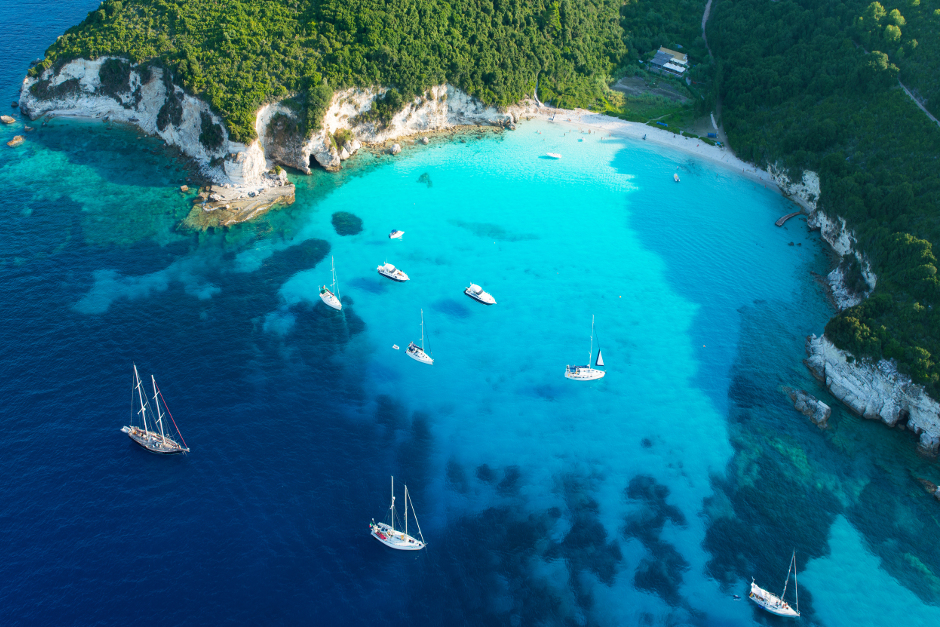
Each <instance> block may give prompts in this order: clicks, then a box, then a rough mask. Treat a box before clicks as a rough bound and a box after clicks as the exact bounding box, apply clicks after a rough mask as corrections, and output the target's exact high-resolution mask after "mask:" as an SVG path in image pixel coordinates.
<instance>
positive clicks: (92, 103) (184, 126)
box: [19, 57, 268, 186]
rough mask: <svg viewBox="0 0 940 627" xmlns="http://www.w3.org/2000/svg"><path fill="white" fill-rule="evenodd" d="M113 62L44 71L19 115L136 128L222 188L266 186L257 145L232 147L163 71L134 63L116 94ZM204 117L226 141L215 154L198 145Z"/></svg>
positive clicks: (28, 87) (30, 83)
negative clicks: (105, 72) (110, 73)
mask: <svg viewBox="0 0 940 627" xmlns="http://www.w3.org/2000/svg"><path fill="white" fill-rule="evenodd" d="M111 58H112V57H101V58H99V59H95V60H93V61H89V60H87V59H76V60H74V61H71V62H69V63H66V64H64V65H63V66H62V67H60V68H58V69H57V70H55V69H52V68H50V69H48V70H46V71H45V72H43V74H42V75H41V76H40V77H39V78H31V77H27V78H26V79H25V80H24V81H23V86H22V89H21V90H20V100H19V105H20V109H21V110H22V111H23V112H24V113H25V114H26V115H28V116H29V117H30V118H33V119H35V118H37V117H39V116H42V115H52V116H75V117H85V118H102V119H103V118H109V119H110V120H112V121H116V122H126V123H128V124H134V125H136V126H138V127H139V128H140V129H141V130H143V131H144V132H146V133H148V134H151V135H157V136H159V137H160V138H162V139H163V140H164V141H165V142H166V143H167V144H170V145H173V146H176V147H178V148H179V149H180V150H181V151H182V152H183V153H184V154H186V155H188V156H189V157H191V158H192V159H193V160H194V161H195V162H196V163H197V164H199V166H200V168H201V170H202V172H203V174H204V175H206V176H207V177H208V178H210V179H212V180H214V181H216V182H218V183H229V184H232V185H241V186H254V185H263V184H264V176H263V175H264V173H265V172H266V170H267V169H268V168H267V164H266V160H265V157H264V153H263V152H262V151H261V146H260V144H259V142H257V141H256V142H254V143H252V144H251V145H248V146H246V145H245V144H242V143H239V142H234V141H231V140H230V139H229V137H228V133H227V131H226V130H225V127H224V125H223V124H222V123H221V120H219V118H218V117H217V116H216V115H215V114H214V113H212V111H211V110H210V109H209V106H208V105H207V104H206V103H204V102H202V101H201V100H199V99H198V98H195V97H193V96H190V95H189V94H186V93H184V92H183V90H182V89H180V88H179V87H177V86H176V85H173V84H172V82H170V81H168V80H165V77H164V74H163V70H161V69H160V68H157V67H149V68H147V69H142V68H141V67H140V66H138V65H137V64H133V63H130V64H128V67H129V73H128V77H127V83H126V86H125V88H124V89H122V90H120V91H114V90H113V89H109V88H107V87H106V86H103V85H102V83H101V78H100V70H101V67H102V65H103V64H104V63H105V62H107V61H108V60H109V59H111ZM204 117H205V119H207V120H209V121H211V123H212V124H218V125H219V126H220V128H221V131H222V138H223V139H222V141H221V142H220V143H219V144H218V145H217V146H215V147H213V148H209V147H207V146H205V145H204V144H203V143H202V142H201V141H200V139H199V137H200V134H201V133H202V125H203V119H204Z"/></svg>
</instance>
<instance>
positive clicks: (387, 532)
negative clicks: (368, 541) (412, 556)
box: [370, 523, 426, 551]
mask: <svg viewBox="0 0 940 627" xmlns="http://www.w3.org/2000/svg"><path fill="white" fill-rule="evenodd" d="M370 528H371V531H372V537H373V538H375V539H376V540H378V541H379V542H381V543H382V544H384V545H385V546H387V547H388V548H390V549H395V550H396V551H420V550H421V549H423V548H424V547H425V546H426V545H425V543H424V542H422V541H421V540H418V539H417V538H413V537H411V536H410V535H408V534H407V533H404V532H402V531H398V530H395V529H392V528H391V527H390V526H388V525H387V524H385V523H378V524H375V525H370Z"/></svg>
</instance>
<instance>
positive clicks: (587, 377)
mask: <svg viewBox="0 0 940 627" xmlns="http://www.w3.org/2000/svg"><path fill="white" fill-rule="evenodd" d="M606 374H607V373H606V372H604V371H603V370H597V369H595V368H591V367H590V366H568V368H567V369H565V378H566V379H571V380H572V381H596V380H597V379H603V378H604V375H606Z"/></svg>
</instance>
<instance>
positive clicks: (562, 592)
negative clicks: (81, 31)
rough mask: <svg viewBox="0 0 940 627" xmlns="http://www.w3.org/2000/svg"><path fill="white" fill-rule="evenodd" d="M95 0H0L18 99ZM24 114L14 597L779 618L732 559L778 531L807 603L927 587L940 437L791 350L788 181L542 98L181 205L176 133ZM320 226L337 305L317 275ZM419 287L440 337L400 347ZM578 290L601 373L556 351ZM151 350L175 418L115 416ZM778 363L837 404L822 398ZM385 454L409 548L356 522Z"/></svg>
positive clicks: (71, 611)
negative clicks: (889, 421) (609, 125)
mask: <svg viewBox="0 0 940 627" xmlns="http://www.w3.org/2000/svg"><path fill="white" fill-rule="evenodd" d="M96 6H97V2H94V1H87V0H83V1H76V0H72V1H65V2H60V3H56V4H55V5H54V6H51V5H49V4H48V3H41V2H36V1H25V2H21V3H19V4H17V5H16V6H10V7H7V8H6V10H5V11H3V12H0V29H2V31H3V32H5V33H8V34H15V37H10V38H8V41H7V43H6V51H7V55H6V58H5V59H4V63H3V64H2V65H0V90H2V92H3V96H2V98H3V99H5V100H6V102H3V100H0V105H3V106H4V107H6V110H5V111H4V113H11V112H14V110H13V109H12V108H10V101H12V100H15V99H16V96H17V91H18V86H19V84H20V81H21V80H22V77H23V74H24V72H25V70H26V68H27V67H28V63H29V61H30V60H31V59H34V58H37V57H40V56H42V53H43V51H44V49H45V48H46V47H47V46H48V45H49V44H50V43H51V42H52V41H53V40H54V38H55V37H56V36H57V35H58V34H60V33H61V32H63V31H64V30H65V29H66V28H68V26H70V25H72V24H74V23H77V22H78V21H80V20H81V19H82V17H83V16H84V14H85V13H86V12H87V11H89V10H91V9H94V8H96ZM17 116H18V113H17ZM17 133H23V131H22V122H21V121H18V122H17V124H15V125H13V126H12V127H6V126H4V127H3V128H0V140H2V142H3V143H2V144H0V148H2V150H0V186H2V189H3V190H4V197H5V199H6V200H5V203H4V207H3V210H2V211H0V230H2V231H0V232H2V234H3V235H2V239H0V242H2V244H0V285H2V286H3V289H2V291H0V312H2V313H0V320H2V324H0V421H2V422H0V427H2V428H0V460H2V469H3V472H2V479H0V546H2V547H3V559H2V560H0V625H117V626H123V625H130V624H140V625H156V624H160V625H215V624H260V625H310V624H315V625H334V624H349V625H409V626H414V625H511V626H514V627H518V626H528V625H604V626H607V625H716V626H717V625H722V626H724V625H754V624H766V625H776V624H783V621H781V620H778V619H774V618H773V617H770V616H769V615H766V614H763V613H761V612H760V610H758V609H757V608H756V607H755V606H754V605H753V604H751V603H750V602H748V601H747V600H746V590H747V586H748V584H749V583H750V580H751V577H755V578H756V579H757V581H758V583H760V584H762V585H764V586H765V587H768V588H770V589H772V590H774V591H777V592H779V591H780V590H781V589H782V586H783V582H784V579H785V577H786V570H787V563H788V560H789V557H790V554H791V551H793V550H794V549H795V550H796V552H797V561H798V566H799V593H800V609H801V610H802V612H803V618H802V619H801V621H802V623H803V624H814V625H827V626H832V627H849V626H855V625H891V626H892V627H896V626H898V625H924V626H926V625H936V624H938V622H940V607H938V605H940V547H938V543H937V542H936V538H937V537H938V533H940V506H938V504H937V502H936V501H934V500H933V499H932V498H931V497H930V496H929V495H928V494H926V492H925V491H924V490H923V489H922V488H921V486H920V483H919V482H918V481H917V479H918V478H926V479H929V480H931V481H933V482H935V483H940V470H938V467H937V464H936V461H934V460H929V459H922V458H920V457H918V456H917V455H916V453H915V441H914V439H913V437H912V436H911V435H910V434H908V433H905V432H899V431H891V430H889V429H887V428H885V427H883V426H882V425H880V424H876V423H871V422H866V421H863V420H860V419H858V418H856V417H854V416H852V415H850V414H848V413H846V412H845V411H843V410H842V408H841V407H839V406H838V405H837V403H836V402H835V401H834V400H833V399H832V398H831V397H830V396H829V395H828V394H827V393H826V392H825V391H824V390H822V389H820V387H819V386H818V385H817V384H816V382H815V381H813V380H812V378H811V377H810V376H809V374H808V372H807V371H806V369H805V368H804V367H803V365H802V363H801V360H802V358H803V356H804V338H805V336H806V335H807V334H809V333H820V332H821V331H822V329H823V327H824V325H825V322H826V320H827V319H828V318H829V317H830V316H831V315H832V313H833V311H832V309H831V306H830V305H829V304H828V303H827V300H826V297H825V294H824V293H823V291H822V288H821V287H820V284H819V283H818V281H817V280H816V279H815V278H814V273H815V274H817V275H818V274H824V273H825V272H826V271H827V270H828V269H829V267H830V264H831V259H830V257H829V253H828V252H827V250H826V248H825V247H824V245H822V244H821V243H820V241H819V238H818V235H817V234H814V233H810V232H808V231H807V230H806V227H805V223H804V222H801V221H798V220H792V221H790V222H789V223H788V224H787V226H786V227H785V228H782V229H781V228H777V227H775V226H774V224H773V223H774V220H775V219H776V218H777V217H779V216H780V215H782V214H784V213H787V212H789V211H791V210H792V205H790V204H789V202H788V201H786V200H785V199H783V198H782V197H780V196H779V195H777V194H775V193H772V192H771V191H769V190H767V189H764V188H763V187H762V186H761V185H758V184H755V183H753V182H751V181H748V180H746V179H743V178H740V177H738V176H737V175H736V174H735V173H734V172H732V171H729V170H726V169H723V168H720V167H717V166H713V165H711V164H708V163H706V162H702V161H698V160H695V159H691V158H689V157H687V156H685V155H683V154H681V153H676V152H671V151H668V150H666V149H662V148H656V147H653V146H650V145H649V144H647V143H644V142H636V141H628V140H620V139H615V138H609V137H602V136H599V135H596V134H590V135H589V134H585V133H582V132H580V131H579V129H578V128H577V126H576V125H562V124H549V123H543V122H530V123H525V124H522V125H520V127H519V129H518V130H517V131H515V132H507V133H504V134H494V133H480V134H476V133H471V134H467V135H464V136H461V137H459V138H456V139H453V138H451V139H446V140H445V139H436V140H434V141H433V142H432V144H431V145H430V146H428V147H406V148H407V149H406V151H405V152H404V153H403V154H402V155H400V156H398V157H396V158H389V157H375V156H372V155H370V154H361V155H359V156H357V157H356V158H354V159H353V160H351V161H350V162H347V164H346V167H345V168H344V170H343V171H342V172H341V173H339V174H337V175H333V174H327V173H325V172H317V173H315V174H314V175H312V176H303V175H300V174H296V175H292V180H293V181H294V182H295V184H296V185H297V187H298V190H297V202H296V203H295V204H293V205H292V206H290V207H283V208H280V209H276V210H273V211H271V212H269V213H268V214H267V215H265V216H264V217H262V218H260V219H258V220H256V221H254V222H252V223H249V224H242V225H238V226H236V227H233V228H231V229H228V230H213V231H209V232H194V231H191V230H187V229H185V228H183V227H182V226H181V224H180V223H181V221H182V219H183V218H185V217H186V215H187V213H188V211H189V198H188V197H187V196H185V195H183V194H181V193H180V192H179V191H178V186H179V185H180V184H182V183H185V182H187V180H188V179H189V176H190V175H189V173H188V171H187V168H186V164H185V162H184V161H183V160H180V159H178V158H177V155H176V154H175V153H173V151H171V150H166V149H164V148H163V147H162V146H161V144H160V142H158V141H156V140H153V139H150V138H142V137H141V136H140V135H139V134H137V133H135V132H133V131H132V130H130V129H127V128H121V127H113V128H109V127H107V126H106V125H105V124H103V123H102V122H100V121H94V122H92V121H84V122H83V121H67V120H61V119H60V120H54V121H52V122H50V123H48V124H47V125H46V126H41V127H40V126H38V125H37V129H36V130H35V131H33V132H31V133H28V134H27V141H26V143H25V144H23V145H22V146H20V147H18V148H15V149H13V148H8V147H7V146H6V145H5V142H6V141H8V139H9V138H10V137H12V135H14V134H17ZM549 151H551V152H560V153H562V154H563V155H564V156H563V158H562V159H561V160H557V161H556V160H550V159H545V158H541V157H540V155H544V154H545V153H546V152H549ZM676 171H678V172H680V176H681V178H682V183H681V184H679V185H676V184H675V183H674V182H673V180H672V174H673V173H674V172H676ZM337 212H349V213H352V214H354V215H355V216H357V217H358V218H360V219H361V220H362V224H363V228H362V231H361V232H360V233H358V234H355V235H345V236H343V235H339V234H338V233H337V231H336V229H335V228H334V226H333V223H332V219H333V215H334V214H335V213H337ZM393 228H397V229H402V230H404V231H405V236H404V238H403V239H402V240H401V241H392V240H389V239H388V237H387V235H388V232H389V231H390V230H391V229H393ZM331 258H333V259H334V260H335V264H336V269H337V275H338V278H339V288H340V292H341V294H342V297H343V302H344V304H345V307H344V311H343V312H342V313H339V312H334V311H333V310H331V309H328V308H327V307H325V305H323V303H322V302H320V299H319V298H318V294H317V287H318V285H320V284H322V283H324V282H329V280H330V279H329V277H330V259H331ZM385 261H388V262H391V263H394V264H396V265H398V266H399V267H401V268H402V269H403V270H404V271H405V272H407V273H408V274H409V275H410V276H411V279H412V280H411V281H410V282H408V283H403V284H397V283H392V282H391V281H388V280H386V279H383V278H381V277H379V276H378V274H377V273H376V271H375V268H376V266H377V265H379V264H381V263H384V262H385ZM471 282H474V283H479V284H481V285H482V286H483V287H484V288H485V289H486V290H488V291H489V292H491V293H492V294H493V295H494V296H495V298H496V299H497V300H498V305H496V306H494V307H484V306H482V305H480V304H478V303H476V302H474V301H472V300H470V299H469V298H467V297H466V296H465V295H464V294H463V290H464V288H465V287H467V285H469V284H470V283H471ZM422 311H423V314H424V320H425V325H426V330H427V332H428V337H429V339H430V349H431V352H432V354H433V356H434V358H435V360H436V361H435V364H434V365H433V366H431V367H428V366H424V365H421V364H418V363H417V362H415V361H412V360H410V359H408V358H407V357H406V356H405V354H404V350H403V349H404V347H405V346H407V344H408V342H410V341H417V340H419V339H420V334H421V327H420V321H421V312H422ZM592 316H593V317H594V319H595V321H596V331H597V338H598V339H599V341H600V345H601V348H602V349H603V354H604V360H605V362H606V371H607V376H606V377H605V378H604V379H602V380H600V381H596V382H593V383H581V382H572V381H568V380H566V379H565V378H564V377H563V371H564V366H565V365H566V364H569V363H583V362H584V361H585V360H586V359H587V353H588V350H586V349H589V348H590V345H589V342H590V338H591V319H592ZM393 344H397V345H398V346H400V347H402V350H394V349H393V348H392V345H393ZM595 347H596V343H595ZM133 363H136V364H137V367H138V368H139V369H140V370H141V373H142V375H144V376H145V377H149V375H150V374H153V375H154V376H155V377H156V379H157V382H158V383H159V384H160V387H161V389H162V391H163V394H164V395H165V397H166V400H167V403H168V405H169V408H170V410H171V411H172V412H173V416H174V418H175V419H176V422H177V423H178V425H179V427H180V430H181V431H182V434H183V437H184V438H185V440H186V442H187V444H188V445H189V446H190V447H191V449H192V452H191V453H190V454H188V455H186V456H183V457H174V458H164V457H158V456H155V455H152V454H149V453H147V452H145V451H143V450H142V449H140V448H138V447H136V446H135V445H134V444H133V443H132V442H131V441H130V440H129V439H128V438H127V437H126V436H125V435H124V434H122V433H121V432H120V428H121V426H123V425H125V424H128V422H129V421H130V419H131V412H132V401H131V383H132V369H131V366H132V364H133ZM783 386H792V387H800V388H805V389H808V390H809V391H811V392H812V393H813V394H815V395H817V396H818V397H820V398H822V399H823V400H825V401H827V402H829V403H830V404H831V405H832V406H833V417H832V419H831V420H830V428H829V429H828V430H825V431H822V430H820V429H818V428H816V427H815V426H813V425H812V424H811V423H810V422H809V420H808V419H806V418H804V417H803V416H802V415H800V414H798V413H796V412H795V411H794V410H793V409H792V406H791V405H790V404H789V401H788V400H787V398H786V396H785V394H784V393H783V391H782V388H783ZM391 475H394V476H395V484H396V489H397V491H398V496H399V504H400V502H401V496H402V487H401V486H402V484H407V485H408V487H409V491H410V492H411V495H412V500H413V502H414V505H415V508H416V510H417V514H418V520H419V522H420V523H421V528H422V531H423V534H424V537H425V539H426V540H427V541H428V548H427V550H426V551H422V552H420V553H417V554H408V553H399V552H395V551H391V550H389V549H387V548H385V547H383V546H382V545H381V544H379V543H378V542H376V541H375V540H374V539H372V538H371V537H370V536H369V532H368V523H369V521H370V520H371V519H373V518H375V519H377V520H381V519H382V518H383V517H384V515H385V512H386V509H387V507H388V500H389V477H390V476H391ZM792 591H793V588H792V582H791V587H790V588H789V591H788V593H787V595H788V598H789V599H790V600H791V601H792V600H793V596H792ZM734 595H740V596H741V597H745V598H743V599H740V600H736V599H735V598H734Z"/></svg>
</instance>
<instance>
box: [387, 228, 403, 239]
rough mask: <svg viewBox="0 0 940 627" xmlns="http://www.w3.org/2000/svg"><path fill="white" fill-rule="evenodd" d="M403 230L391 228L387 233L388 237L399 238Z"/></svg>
mask: <svg viewBox="0 0 940 627" xmlns="http://www.w3.org/2000/svg"><path fill="white" fill-rule="evenodd" d="M404 234H405V232H404V231H399V230H398V229H392V232H391V233H389V234H388V239H401V236H402V235H404Z"/></svg>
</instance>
